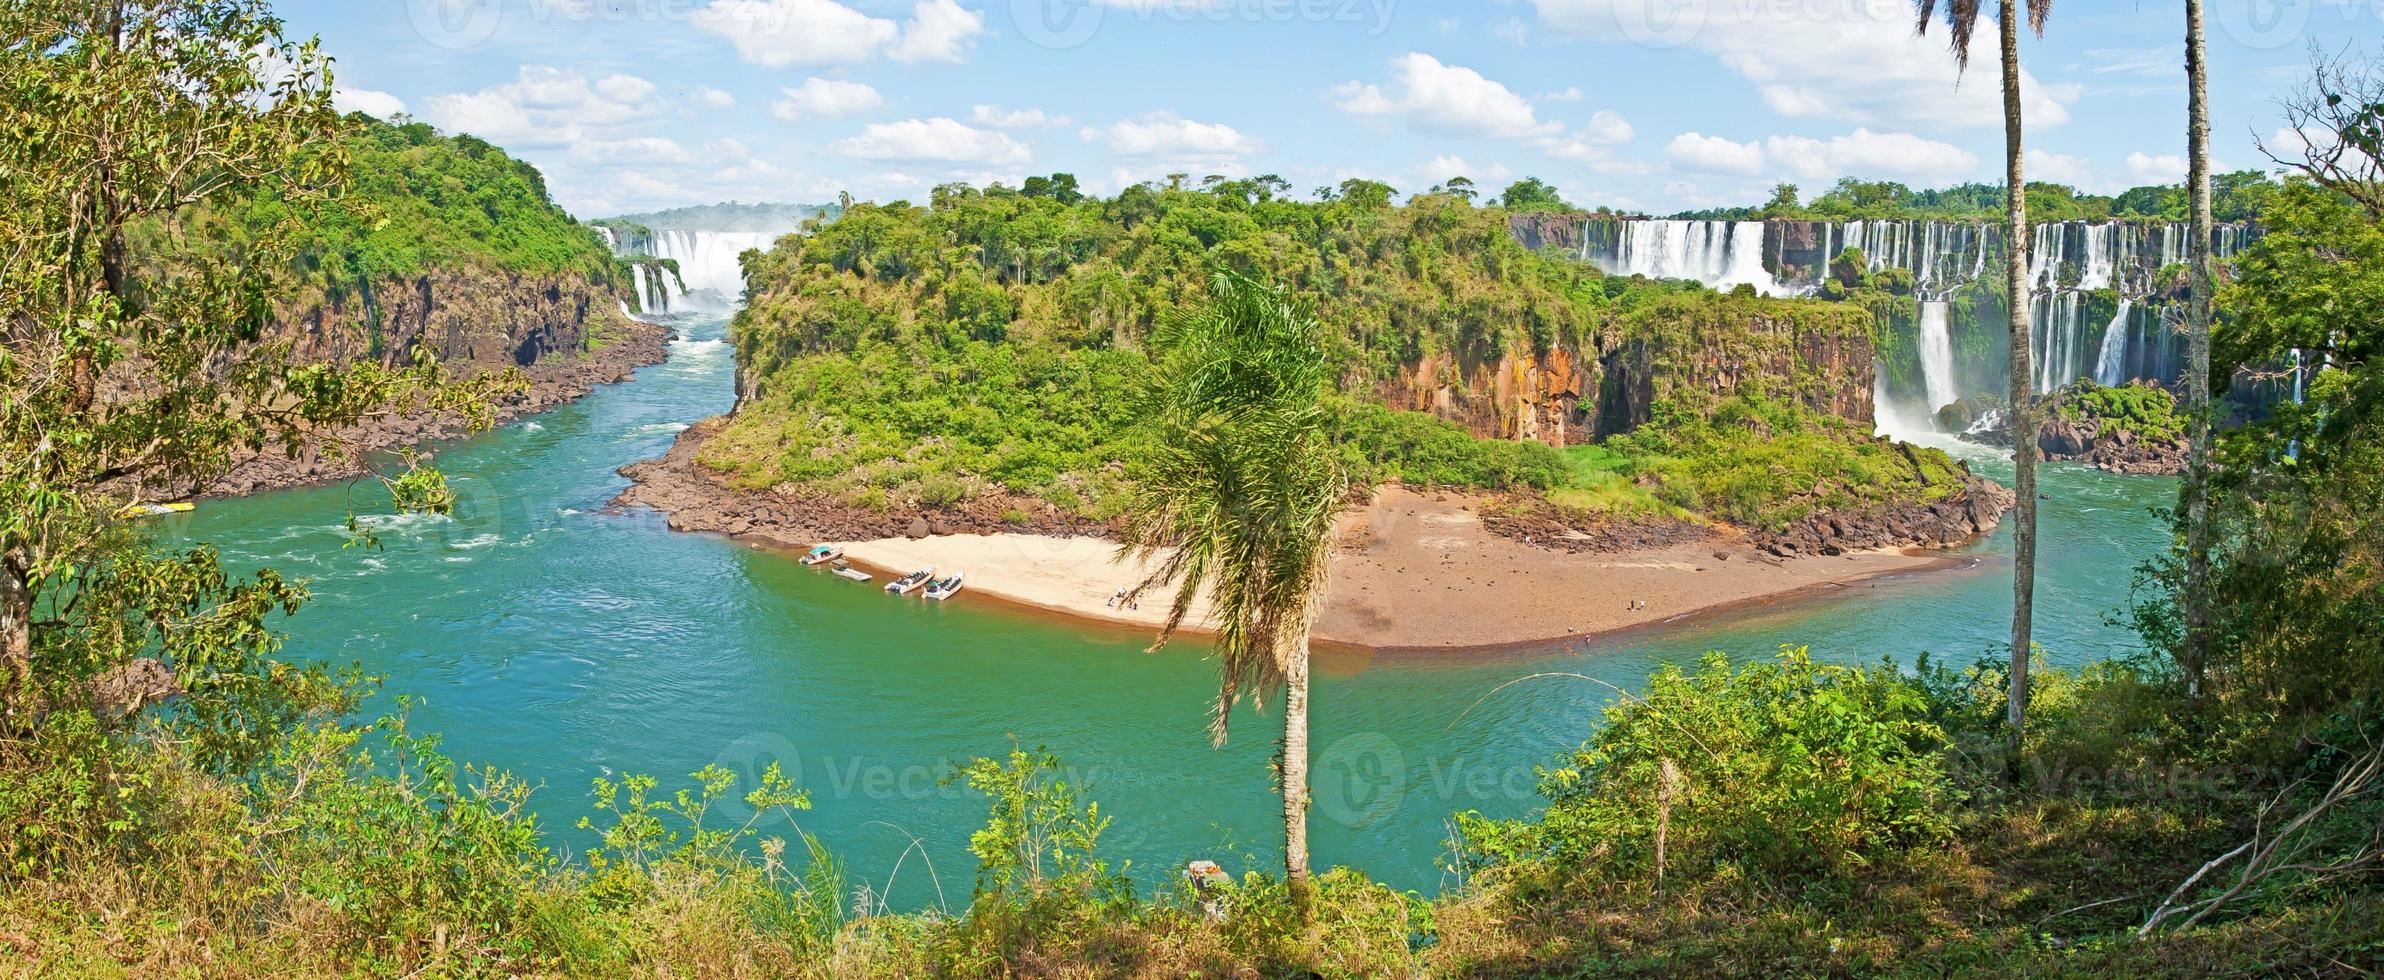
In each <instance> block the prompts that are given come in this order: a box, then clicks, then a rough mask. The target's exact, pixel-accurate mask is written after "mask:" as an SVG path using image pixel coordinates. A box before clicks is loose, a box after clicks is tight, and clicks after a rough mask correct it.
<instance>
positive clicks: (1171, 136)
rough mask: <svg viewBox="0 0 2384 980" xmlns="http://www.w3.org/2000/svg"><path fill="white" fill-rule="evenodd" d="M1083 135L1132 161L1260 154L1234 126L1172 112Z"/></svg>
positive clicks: (1256, 144) (1114, 125)
mask: <svg viewBox="0 0 2384 980" xmlns="http://www.w3.org/2000/svg"><path fill="white" fill-rule="evenodd" d="M1084 135H1085V138H1086V139H1087V140H1103V141H1106V142H1107V143H1108V144H1109V149H1110V152H1113V153H1116V154H1119V155H1121V156H1131V157H1156V156H1169V157H1188V158H1200V157H1235V156H1240V155H1242V154H1245V153H1255V152H1257V151H1258V142H1257V141H1256V140H1253V139H1251V138H1250V137H1248V136H1244V135H1242V133H1241V131H1239V130H1236V129H1234V128H1233V127H1231V126H1228V125H1225V124H1224V123H1203V122H1194V121H1192V120H1189V119H1185V118H1182V117H1180V116H1177V115H1176V114H1174V113H1172V112H1160V113H1153V114H1151V115H1148V116H1144V117H1142V118H1141V119H1125V120H1119V121H1118V122H1114V123H1111V124H1109V125H1108V126H1106V127H1102V128H1088V129H1086V130H1085V131H1084Z"/></svg>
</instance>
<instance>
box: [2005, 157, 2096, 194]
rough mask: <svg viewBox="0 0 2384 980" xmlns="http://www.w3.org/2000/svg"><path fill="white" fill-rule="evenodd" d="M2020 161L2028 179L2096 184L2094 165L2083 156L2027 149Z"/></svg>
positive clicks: (2081, 184)
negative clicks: (2026, 171)
mask: <svg viewBox="0 0 2384 980" xmlns="http://www.w3.org/2000/svg"><path fill="white" fill-rule="evenodd" d="M2021 163H2022V164H2024V165H2025V166H2026V168H2027V170H2028V179H2029V180H2046V181H2051V182H2053V183H2056V184H2068V185H2070V186H2072V187H2082V188H2092V187H2094V186H2096V180H2095V175H2094V165H2093V164H2092V163H2089V162H2087V160H2086V158H2084V157H2073V156H2068V155H2066V154H2061V153H2053V152H2049V151H2046V150H2029V151H2028V152H2027V154H2026V155H2025V156H2024V157H2023V159H2022V160H2021ZM1998 183H2000V181H1998Z"/></svg>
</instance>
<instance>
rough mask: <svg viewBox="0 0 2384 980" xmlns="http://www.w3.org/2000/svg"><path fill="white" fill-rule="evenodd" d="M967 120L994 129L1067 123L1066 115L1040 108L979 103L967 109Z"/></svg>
mask: <svg viewBox="0 0 2384 980" xmlns="http://www.w3.org/2000/svg"><path fill="white" fill-rule="evenodd" d="M969 121H970V122H973V123H976V124H978V125H980V126H991V127H993V128H995V129H1041V128H1043V127H1045V126H1052V127H1060V126H1066V125H1068V124H1069V122H1070V120H1069V119H1068V117H1066V116H1055V115H1051V114H1049V113H1046V112H1044V111H1043V110H1041V109H1004V108H1002V107H1001V106H998V105H985V104H983V103H979V104H977V105H975V106H972V107H970V109H969Z"/></svg>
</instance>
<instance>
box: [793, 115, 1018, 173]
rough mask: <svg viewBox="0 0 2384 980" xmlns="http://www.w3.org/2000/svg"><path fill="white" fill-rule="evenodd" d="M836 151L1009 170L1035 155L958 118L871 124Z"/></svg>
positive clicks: (1005, 136)
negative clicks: (1006, 168)
mask: <svg viewBox="0 0 2384 980" xmlns="http://www.w3.org/2000/svg"><path fill="white" fill-rule="evenodd" d="M834 148H835V150H836V152H838V153H841V154H844V155H845V156H849V157H853V158H855V159H860V160H917V161H931V162H940V163H969V164H976V165H979V166H984V167H1007V166H1015V165H1018V164H1022V163H1025V162H1026V161H1027V159H1028V158H1029V157H1031V156H1033V153H1032V152H1031V151H1029V150H1028V149H1027V146H1026V144H1024V143H1021V142H1019V141H1017V140H1015V139H1012V138H1010V136H1009V135H1008V134H1006V133H997V132H993V131H992V130H985V129H976V128H973V127H971V126H969V125H967V124H965V123H962V122H960V121H959V120H956V119H948V118H944V117H941V116H938V117H936V118H933V119H905V120H902V121H900V122H890V123H871V124H870V125H869V126H868V127H867V128H865V129H863V130H862V131H861V134H860V135H858V136H853V137H848V138H846V139H842V140H838V141H836V143H835V144H834Z"/></svg>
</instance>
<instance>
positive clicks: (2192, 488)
mask: <svg viewBox="0 0 2384 980" xmlns="http://www.w3.org/2000/svg"><path fill="white" fill-rule="evenodd" d="M2185 77H2186V87H2187V96H2186V127H2185V133H2186V135H2185V147H2186V157H2187V159H2188V160H2190V161H2191V163H2190V165H2189V168H2188V170H2187V173H2186V181H2185V184H2186V196H2187V198H2188V201H2189V203H2188V206H2189V207H2190V208H2191V210H2192V212H2193V213H2192V215H2191V217H2190V218H2189V230H2190V233H2191V236H2192V240H2191V241H2189V242H2187V243H2186V247H2187V252H2186V262H2187V265H2188V266H2189V268H2190V269H2191V270H2192V271H2191V278H2192V293H2193V295H2192V297H2191V299H2190V300H2189V302H2188V305H2187V307H2186V357H2185V364H2186V368H2185V407H2186V420H2187V425H2188V426H2190V428H2189V429H2188V430H2187V431H2188V433H2189V434H2190V442H2189V443H2188V449H2187V451H2186V461H2185V487H2184V491H2185V656H2184V658H2183V659H2184V661H2185V662H2184V667H2185V680H2186V693H2187V695H2188V696H2189V697H2196V698H2198V697H2200V696H2201V694H2202V671H2203V669H2204V666H2205V665H2206V664H2208V663H2209V655H2210V605H2209V603H2208V602H2207V601H2205V599H2204V591H2205V589H2206V588H2207V586H2208V583H2209V581H2210V425H2211V417H2210V320H2211V314H2212V311H2211V304H2212V303H2213V301H2214V300H2215V299H2216V297H2215V296H2214V295H2213V293H2214V291H2215V290H2216V289H2217V286H2218V283H2217V281H2216V280H2217V275H2216V270H2215V269H2214V268H2213V259H2212V256H2211V241H2210V233H2211V228H2210V225H2211V216H2210V64H2209V61H2208V58H2207V56H2206V53H2205V52H2204V50H2203V44H2202V0H2185Z"/></svg>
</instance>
